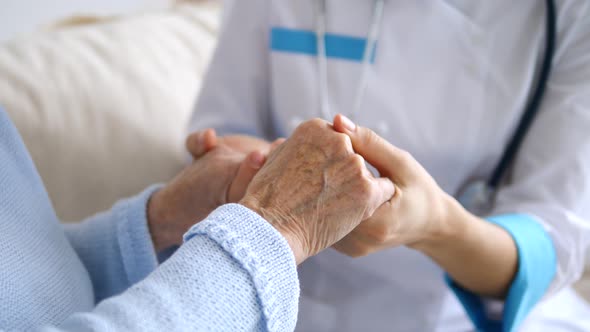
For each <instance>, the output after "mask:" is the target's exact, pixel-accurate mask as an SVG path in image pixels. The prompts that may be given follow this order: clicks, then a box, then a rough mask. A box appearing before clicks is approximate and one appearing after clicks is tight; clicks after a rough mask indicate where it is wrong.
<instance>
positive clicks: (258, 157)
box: [250, 152, 264, 169]
mask: <svg viewBox="0 0 590 332" xmlns="http://www.w3.org/2000/svg"><path fill="white" fill-rule="evenodd" d="M263 164H264V155H263V154H262V153H260V152H255V153H252V154H250V165H252V167H254V168H255V169H259V168H261V167H262V165H263Z"/></svg>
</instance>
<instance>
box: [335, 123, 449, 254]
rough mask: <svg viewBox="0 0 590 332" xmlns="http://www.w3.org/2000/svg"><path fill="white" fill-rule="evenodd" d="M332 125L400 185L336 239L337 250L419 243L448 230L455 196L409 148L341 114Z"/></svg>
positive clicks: (357, 251) (359, 251) (352, 251)
mask: <svg viewBox="0 0 590 332" xmlns="http://www.w3.org/2000/svg"><path fill="white" fill-rule="evenodd" d="M334 128H335V130H337V131H339V132H342V133H345V134H346V135H348V136H349V137H350V139H351V141H352V145H353V147H354V150H355V151H356V153H359V154H360V155H362V156H363V157H365V158H366V160H367V162H369V163H370V164H371V165H373V166H374V167H375V168H376V169H377V170H378V171H379V174H381V175H383V176H386V177H388V178H389V179H391V180H392V181H393V183H394V184H395V186H396V192H395V195H394V196H393V198H392V199H391V200H389V201H388V202H387V203H385V204H383V206H381V207H380V208H379V209H378V210H377V211H375V213H374V215H373V216H372V217H371V218H369V219H368V220H365V221H364V222H362V223H361V224H360V225H359V226H358V227H357V228H355V229H354V230H353V231H352V232H351V233H350V234H349V235H348V236H346V237H345V238H344V239H342V240H341V241H339V242H338V243H337V244H336V245H334V248H335V249H336V250H338V251H340V252H342V253H344V254H347V255H349V256H353V257H358V256H364V255H368V254H370V253H373V252H376V251H379V250H383V249H387V248H391V247H395V246H400V245H407V246H419V245H420V244H421V243H422V242H424V241H428V240H429V239H431V238H435V237H437V235H438V234H441V233H443V232H445V229H446V227H447V222H446V219H447V218H446V215H447V206H448V204H449V203H450V202H452V199H450V197H449V196H448V195H447V194H446V193H445V192H444V191H443V190H442V189H441V188H440V187H439V186H438V185H437V184H436V182H435V181H434V179H433V178H432V177H431V176H430V174H428V172H427V171H426V170H425V169H424V168H423V167H422V166H421V165H420V164H419V163H418V162H417V161H416V160H415V159H414V158H413V157H412V156H411V155H410V154H409V153H408V152H406V151H404V150H401V149H399V148H397V147H395V146H393V145H391V144H390V143H388V142H387V141H386V140H384V139H383V138H381V137H379V136H378V135H377V134H375V133H374V132H373V131H371V130H370V129H368V128H364V127H360V126H356V125H355V124H354V123H352V121H350V120H349V119H347V118H346V117H344V116H342V115H337V116H336V118H335V119H334Z"/></svg>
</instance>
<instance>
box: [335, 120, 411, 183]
mask: <svg viewBox="0 0 590 332" xmlns="http://www.w3.org/2000/svg"><path fill="white" fill-rule="evenodd" d="M334 129H335V130H336V131H338V132H341V133H343V134H346V135H348V136H349V137H350V140H351V142H352V147H353V149H354V151H355V152H356V153H358V154H359V155H361V156H363V158H365V160H366V161H367V162H368V163H369V164H371V165H373V167H375V168H376V169H377V170H378V171H379V173H380V174H381V175H382V176H386V177H388V178H391V179H394V181H395V180H397V179H398V178H399V177H403V175H404V174H407V171H408V168H409V167H411V166H410V163H409V160H408V159H409V156H408V154H407V152H405V151H403V150H401V149H399V148H396V147H395V146H393V145H391V144H390V143H389V142H387V141H386V140H385V139H383V138H382V137H380V136H379V135H377V134H376V133H375V132H374V131H372V130H371V129H369V128H365V127H360V126H357V125H356V124H354V122H352V121H351V120H350V119H349V118H347V117H345V116H344V115H342V114H338V115H336V117H335V118H334ZM394 175H397V176H394Z"/></svg>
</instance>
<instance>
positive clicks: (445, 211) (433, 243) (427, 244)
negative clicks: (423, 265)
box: [410, 193, 473, 257]
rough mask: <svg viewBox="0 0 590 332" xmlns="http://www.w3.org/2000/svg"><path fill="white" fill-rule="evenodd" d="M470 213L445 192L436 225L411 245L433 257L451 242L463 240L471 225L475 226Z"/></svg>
mask: <svg viewBox="0 0 590 332" xmlns="http://www.w3.org/2000/svg"><path fill="white" fill-rule="evenodd" d="M468 214H469V212H467V210H465V209H464V208H463V206H461V204H460V203H459V202H457V200H456V199H454V198H453V197H452V196H450V195H448V194H446V193H444V194H443V197H442V199H441V204H440V211H439V214H438V218H437V220H435V221H434V223H433V224H434V225H435V226H434V227H432V229H431V231H430V232H428V234H426V235H425V236H424V238H423V239H422V240H421V241H419V242H417V243H415V244H413V245H412V246H410V247H411V248H413V249H415V250H418V251H420V252H422V253H423V254H426V255H427V256H430V257H432V256H433V254H435V253H436V252H439V251H440V249H442V248H445V247H446V246H448V245H449V244H450V243H456V242H457V241H461V240H462V239H464V238H465V234H466V233H467V232H469V227H471V226H473V225H472V224H470V223H469V222H468V219H469V218H468V217H467V216H468Z"/></svg>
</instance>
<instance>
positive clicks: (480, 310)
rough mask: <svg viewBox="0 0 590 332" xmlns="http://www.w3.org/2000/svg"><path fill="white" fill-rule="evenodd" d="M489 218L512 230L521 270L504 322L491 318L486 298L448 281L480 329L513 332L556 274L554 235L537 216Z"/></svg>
mask: <svg viewBox="0 0 590 332" xmlns="http://www.w3.org/2000/svg"><path fill="white" fill-rule="evenodd" d="M488 221H490V222H492V223H494V224H496V225H498V226H500V227H502V228H504V229H505V230H506V231H508V232H509V233H510V235H511V236H512V238H513V239H514V242H515V243H516V247H517V249H518V271H517V273H516V276H515V277H514V280H513V281H512V284H511V286H510V289H509V291H508V295H507V297H506V300H505V302H504V310H503V313H502V320H501V321H494V320H492V319H490V318H489V317H488V315H487V314H486V309H485V302H484V300H483V299H482V298H481V297H479V296H477V295H475V294H473V293H471V292H469V291H467V290H465V289H463V288H461V287H460V286H459V285H457V284H456V283H454V282H453V281H452V280H450V278H448V277H447V281H448V283H449V285H450V287H451V289H452V290H453V291H454V293H455V295H456V296H457V298H458V299H459V301H460V302H461V303H462V304H463V306H464V307H465V310H466V311H467V314H468V315H469V317H470V319H471V320H472V322H473V323H474V325H475V327H476V328H477V330H478V331H485V332H492V331H494V332H495V331H502V332H513V331H517V330H518V327H519V326H520V324H521V323H522V321H523V320H524V319H525V318H526V316H527V315H528V313H529V312H530V311H531V310H532V309H533V307H534V306H535V305H536V304H537V302H539V301H540V300H541V298H542V297H543V295H544V294H545V292H546V291H547V289H548V288H549V285H550V284H551V281H552V280H553V277H554V276H555V273H556V268H557V258H556V253H555V248H554V246H553V242H552V241H551V238H550V237H549V236H548V235H547V233H546V232H545V230H544V229H543V227H542V226H541V225H540V224H539V223H538V222H537V221H536V220H534V218H532V217H530V216H528V215H516V214H515V215H501V216H494V217H490V218H488Z"/></svg>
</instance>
